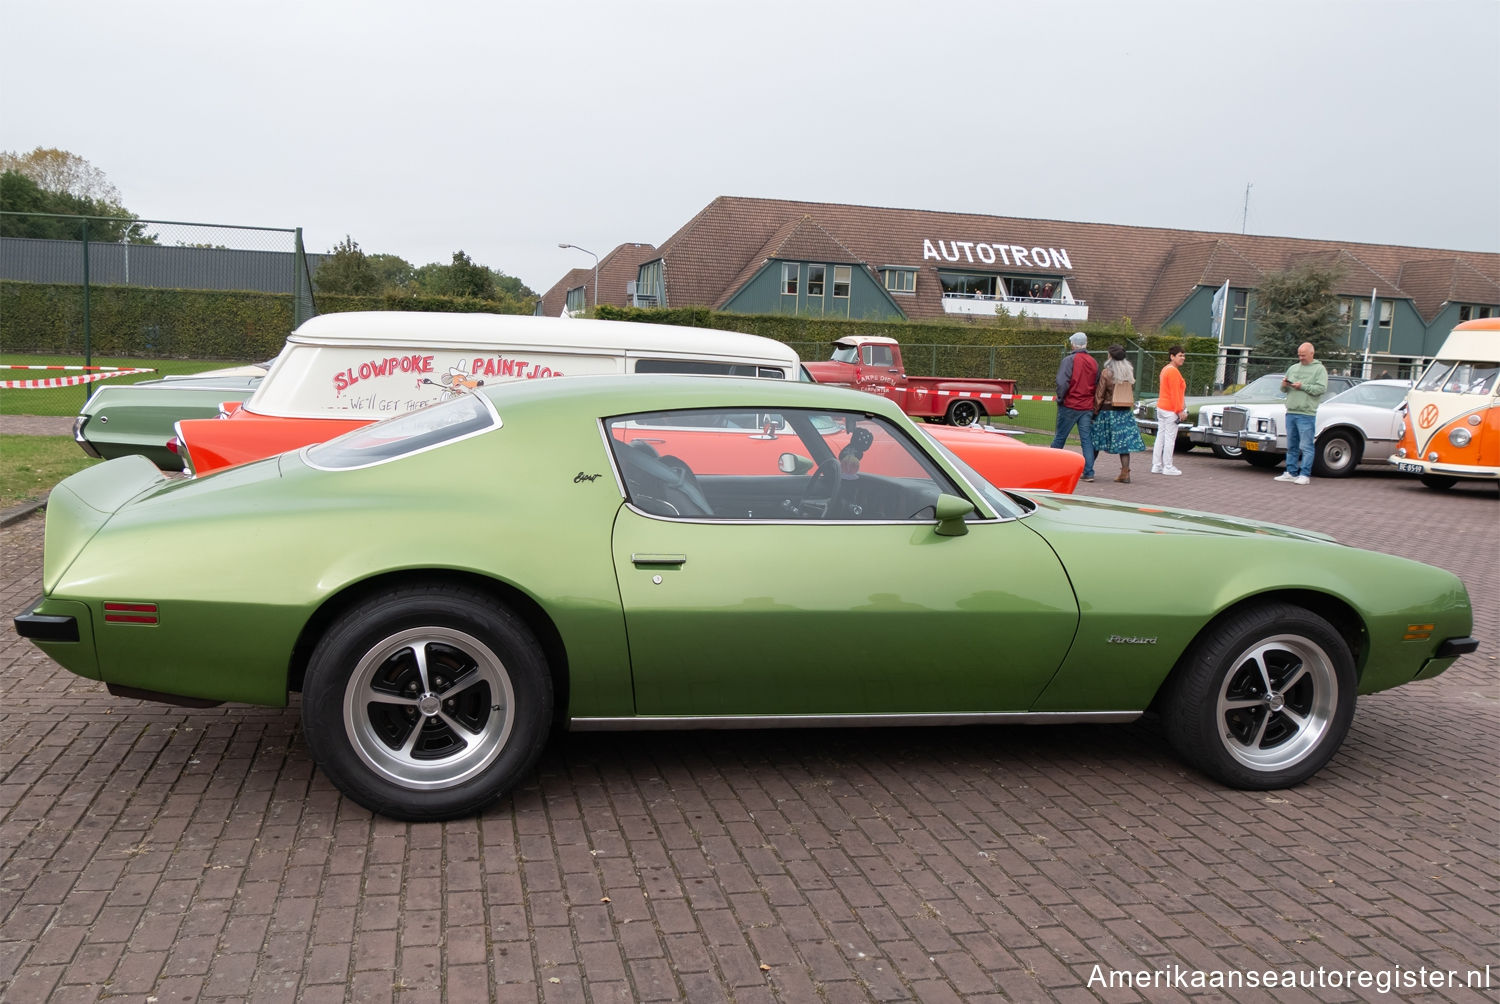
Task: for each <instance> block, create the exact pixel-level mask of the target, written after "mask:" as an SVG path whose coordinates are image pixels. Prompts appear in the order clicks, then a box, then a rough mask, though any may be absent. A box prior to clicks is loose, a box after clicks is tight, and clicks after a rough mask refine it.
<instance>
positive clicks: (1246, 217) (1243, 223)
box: [1240, 181, 1252, 234]
mask: <svg viewBox="0 0 1500 1004" xmlns="http://www.w3.org/2000/svg"><path fill="white" fill-rule="evenodd" d="M1251 187H1252V186H1251V183H1250V182H1248V181H1247V182H1245V211H1244V214H1243V215H1242V216H1241V217H1240V233H1241V234H1244V232H1245V226H1246V224H1247V223H1249V221H1250V189H1251Z"/></svg>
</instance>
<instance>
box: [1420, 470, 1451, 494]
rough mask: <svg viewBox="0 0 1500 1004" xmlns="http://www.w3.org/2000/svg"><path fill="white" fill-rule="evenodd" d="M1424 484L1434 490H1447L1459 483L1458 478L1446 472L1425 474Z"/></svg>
mask: <svg viewBox="0 0 1500 1004" xmlns="http://www.w3.org/2000/svg"><path fill="white" fill-rule="evenodd" d="M1421 478H1422V484H1424V485H1426V486H1427V487H1428V488H1431V489H1432V490H1434V491H1439V492H1445V491H1447V490H1448V489H1449V488H1452V487H1453V486H1454V485H1456V484H1458V478H1450V477H1448V476H1447V475H1446V474H1423V475H1421Z"/></svg>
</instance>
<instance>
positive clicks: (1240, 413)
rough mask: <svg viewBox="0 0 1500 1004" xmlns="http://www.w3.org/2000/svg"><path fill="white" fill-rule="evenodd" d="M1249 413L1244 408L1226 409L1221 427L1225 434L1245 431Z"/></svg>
mask: <svg viewBox="0 0 1500 1004" xmlns="http://www.w3.org/2000/svg"><path fill="white" fill-rule="evenodd" d="M1248 414H1249V413H1248V412H1247V411H1246V410H1245V409H1244V408H1236V407H1234V406H1232V405H1231V406H1230V407H1228V408H1225V409H1224V418H1223V419H1222V424H1221V425H1220V426H1219V427H1220V428H1221V429H1223V430H1224V431H1225V432H1243V431H1245V420H1246V416H1247V415H1248Z"/></svg>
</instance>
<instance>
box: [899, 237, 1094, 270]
mask: <svg viewBox="0 0 1500 1004" xmlns="http://www.w3.org/2000/svg"><path fill="white" fill-rule="evenodd" d="M922 260H923V261H946V262H966V263H968V264H970V265H996V264H999V265H1004V266H1007V267H1009V268H1055V269H1066V270H1068V271H1072V269H1073V262H1072V261H1071V260H1070V259H1069V258H1068V249H1067V248H1044V247H1031V248H1028V247H1023V246H1021V245H1020V244H996V243H993V242H991V241H947V240H933V239H931V238H923V240H922Z"/></svg>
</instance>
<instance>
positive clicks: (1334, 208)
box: [0, 0, 1500, 293]
mask: <svg viewBox="0 0 1500 1004" xmlns="http://www.w3.org/2000/svg"><path fill="white" fill-rule="evenodd" d="M0 31H3V32H4V33H5V36H6V39H7V43H6V46H5V58H4V59H3V60H0V149H3V150H10V151H14V152H18V153H24V152H26V151H29V150H31V149H32V148H34V147H37V146H43V147H59V148H62V149H64V150H68V151H71V152H72V153H75V154H78V155H79V156H81V157H84V158H85V159H87V160H88V161H89V162H90V163H92V164H93V165H94V166H95V167H98V168H100V169H101V170H102V171H104V173H105V174H106V175H107V176H108V178H109V179H110V181H111V182H113V183H114V185H115V187H116V188H118V189H119V191H120V193H121V196H122V199H123V202H124V204H125V205H126V207H127V208H129V209H130V210H131V211H132V212H134V213H136V214H137V215H139V216H142V217H146V218H153V219H166V220H184V221H195V222H196V221H201V222H215V223H235V224H246V225H258V226H269V227H294V226H300V227H302V228H303V229H304V234H305V239H306V242H307V247H308V249H309V250H311V251H327V250H329V249H330V248H331V247H332V245H333V244H334V243H335V242H336V241H338V240H341V239H342V238H343V236H344V235H345V234H346V233H347V234H350V235H352V236H353V237H354V239H355V240H356V241H358V242H359V244H360V245H361V246H362V247H363V248H364V249H365V251H367V252H387V253H391V254H397V255H400V256H401V257H403V258H405V259H407V260H408V261H410V262H412V263H413V264H417V265H420V264H424V263H426V262H432V261H440V262H447V261H449V260H450V258H451V255H452V253H453V251H454V250H457V249H460V248H461V249H463V250H465V251H466V252H468V254H469V255H470V257H471V258H473V259H474V260H475V261H478V262H480V263H482V264H485V265H488V266H490V267H492V268H496V269H499V270H500V271H503V272H506V273H509V274H511V275H515V276H519V277H520V278H521V279H522V281H524V282H525V283H526V284H527V285H529V286H531V287H532V288H533V289H535V290H536V291H537V292H539V293H540V292H543V291H545V290H546V289H547V288H549V287H550V286H551V285H552V284H553V283H554V282H556V281H557V280H558V279H559V278H561V277H562V275H563V274H564V273H565V272H566V271H567V270H568V269H569V268H573V267H576V266H584V267H589V266H592V263H593V262H592V259H590V258H589V257H588V256H587V255H583V254H580V253H579V252H577V251H569V250H559V249H558V248H557V244H558V243H559V242H567V243H571V244H577V245H581V246H582V247H586V248H589V249H590V250H592V251H595V252H597V253H598V254H599V255H601V256H602V255H604V254H605V253H607V252H608V251H609V250H610V249H611V248H613V247H614V246H616V245H617V244H620V243H623V242H626V241H643V242H648V243H652V244H660V243H661V242H662V241H664V240H666V239H667V238H668V237H669V236H671V234H672V233H673V232H674V231H675V230H676V229H677V228H678V227H679V226H681V225H682V224H683V223H684V222H686V221H687V220H688V219H689V218H690V217H691V216H692V215H693V214H694V213H696V212H697V211H698V210H700V209H701V208H703V207H704V206H705V205H707V204H708V203H709V202H710V201H712V200H713V198H714V197H715V196H718V195H736V196H761V197H770V198H786V199H807V200H813V201H826V202H841V203H856V204H863V205H874V206H893V207H900V208H910V209H929V210H950V211H956V212H969V213H985V214H995V215H1002V216H1018V217H1032V218H1040V219H1058V220H1076V221H1082V222H1089V223H1116V224H1137V225H1144V226H1162V227H1182V228H1188V229H1195V230H1215V231H1225V232H1229V233H1239V232H1240V231H1241V229H1242V228H1244V229H1247V230H1248V232H1250V233H1255V234H1275V235H1280V236H1288V237H1313V238H1332V239H1339V240H1347V241H1363V242H1370V243H1380V244H1410V245H1418V246H1425V247H1441V248H1456V249H1465V250H1475V251H1491V252H1493V251H1500V72H1497V68H1496V58H1495V57H1496V53H1497V51H1500V0H1131V2H1119V0H1062V2H1043V0H1034V2H1026V3H1015V2H1010V0H998V2H979V3H967V4H939V5H932V4H924V3H917V2H914V0H905V2H888V0H862V2H857V3H856V2H848V0H844V2H822V0H801V2H798V3H791V4H783V5H774V4H772V5H767V4H763V3H748V2H740V3H729V2H714V0H691V2H689V0H675V2H674V0H630V2H622V0H578V2H566V0H552V2H548V3H537V2H534V0H529V2H525V3H517V2H510V0H426V2H424V3H413V2H411V0H402V2H392V0H358V2H355V0H263V2H244V0H214V2H205V0H183V2H179V0H132V2H130V3H121V2H119V0H46V2H38V0H0ZM1247 185H1250V186H1251V187H1250V189H1249V212H1248V218H1247V217H1246V215H1245V195H1246V186H1247Z"/></svg>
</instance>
